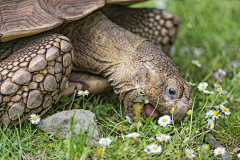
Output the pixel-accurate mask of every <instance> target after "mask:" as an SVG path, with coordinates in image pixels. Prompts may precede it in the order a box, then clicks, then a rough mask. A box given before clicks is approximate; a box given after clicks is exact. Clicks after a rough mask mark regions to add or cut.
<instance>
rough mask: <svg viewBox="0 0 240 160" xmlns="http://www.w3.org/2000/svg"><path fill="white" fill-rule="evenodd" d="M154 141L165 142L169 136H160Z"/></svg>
mask: <svg viewBox="0 0 240 160" xmlns="http://www.w3.org/2000/svg"><path fill="white" fill-rule="evenodd" d="M156 139H157V140H158V141H159V142H163V141H165V142H167V141H168V140H169V139H170V135H166V134H160V136H159V137H156Z"/></svg>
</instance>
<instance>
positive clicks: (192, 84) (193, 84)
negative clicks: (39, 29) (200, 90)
mask: <svg viewBox="0 0 240 160" xmlns="http://www.w3.org/2000/svg"><path fill="white" fill-rule="evenodd" d="M188 83H189V84H190V85H191V86H196V85H197V84H196V83H192V82H188Z"/></svg>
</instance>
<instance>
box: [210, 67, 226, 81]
mask: <svg viewBox="0 0 240 160" xmlns="http://www.w3.org/2000/svg"><path fill="white" fill-rule="evenodd" d="M213 75H214V78H215V80H218V79H219V75H222V77H225V76H226V75H227V73H226V71H225V70H224V69H222V68H218V70H217V71H216V72H214V73H213Z"/></svg>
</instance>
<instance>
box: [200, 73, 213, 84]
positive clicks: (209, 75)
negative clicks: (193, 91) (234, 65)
mask: <svg viewBox="0 0 240 160" xmlns="http://www.w3.org/2000/svg"><path fill="white" fill-rule="evenodd" d="M212 74H213V72H210V73H209V74H208V75H207V76H206V77H205V78H204V79H203V80H202V81H201V82H206V80H207V79H208V78H209V77H211V75H212Z"/></svg>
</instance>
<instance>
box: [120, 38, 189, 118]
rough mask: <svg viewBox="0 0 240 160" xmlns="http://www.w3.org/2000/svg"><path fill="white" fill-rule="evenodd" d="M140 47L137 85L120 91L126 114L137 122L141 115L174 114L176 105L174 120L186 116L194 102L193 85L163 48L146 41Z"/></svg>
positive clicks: (136, 76)
mask: <svg viewBox="0 0 240 160" xmlns="http://www.w3.org/2000/svg"><path fill="white" fill-rule="evenodd" d="M137 50H138V51H137V53H136V54H137V55H138V56H137V57H138V58H137V59H138V60H139V61H138V62H139V63H138V65H136V66H134V67H135V74H134V76H133V80H132V81H133V83H134V87H133V88H132V89H131V90H130V91H128V92H125V93H124V94H122V95H121V94H120V100H121V99H122V102H123V104H124V107H125V112H124V113H125V115H126V116H128V117H129V118H131V120H132V121H134V122H135V121H138V118H139V117H143V118H147V117H150V116H151V117H158V116H159V114H164V115H165V114H168V115H171V111H172V108H174V120H176V121H179V120H181V119H183V118H184V117H185V116H186V112H187V111H188V110H189V109H191V107H192V104H193V103H192V100H191V90H192V88H191V85H190V84H189V83H188V82H187V81H186V80H184V79H183V78H182V77H181V75H180V73H179V71H178V69H177V67H176V66H175V64H174V63H173V62H172V61H171V59H170V58H168V57H167V56H166V54H165V53H163V52H162V51H161V48H160V47H158V46H155V45H154V44H152V43H150V42H144V43H142V44H141V45H140V46H139V47H138V49H137ZM146 53H147V54H146ZM155 108H156V109H155Z"/></svg>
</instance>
